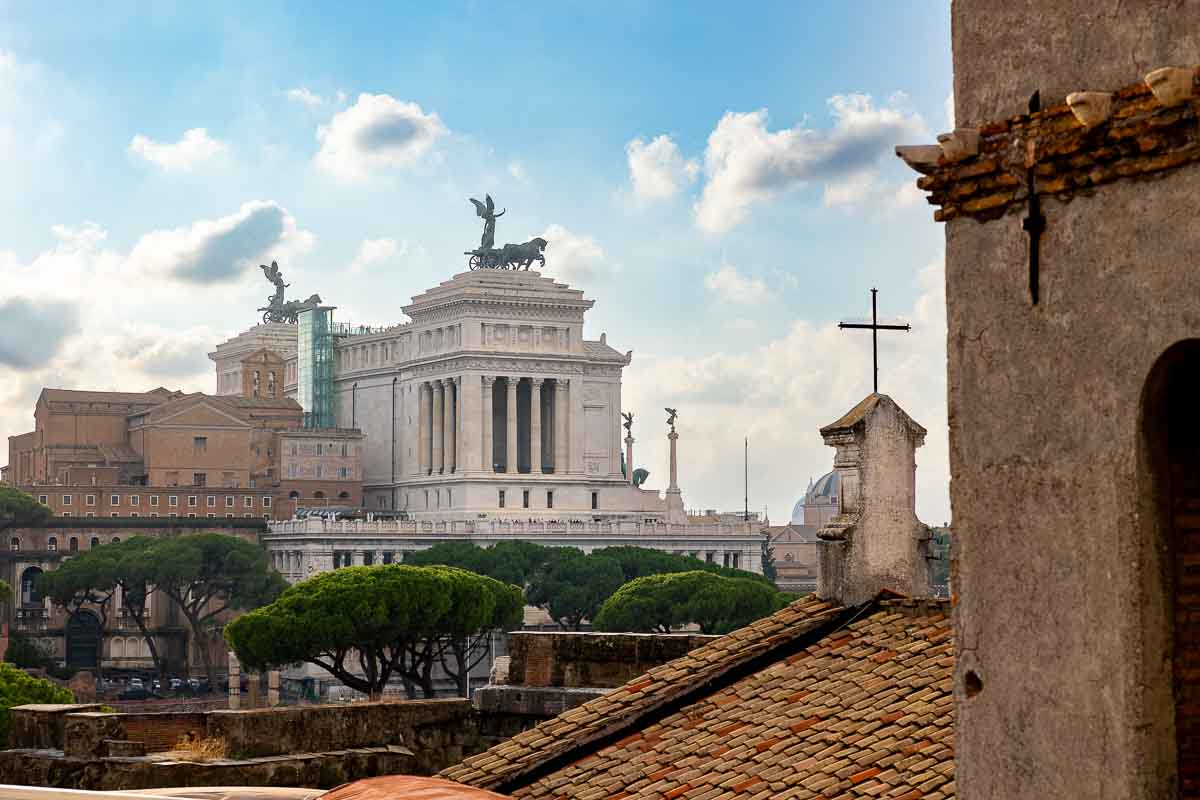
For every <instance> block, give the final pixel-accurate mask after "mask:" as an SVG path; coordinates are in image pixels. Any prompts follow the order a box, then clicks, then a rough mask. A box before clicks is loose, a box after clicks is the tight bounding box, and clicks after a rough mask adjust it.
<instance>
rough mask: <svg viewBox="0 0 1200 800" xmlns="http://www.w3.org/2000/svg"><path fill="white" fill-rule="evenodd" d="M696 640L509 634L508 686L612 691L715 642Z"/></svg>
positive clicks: (679, 636) (663, 636) (695, 637)
mask: <svg viewBox="0 0 1200 800" xmlns="http://www.w3.org/2000/svg"><path fill="white" fill-rule="evenodd" d="M715 638H717V637H715V636H702V635H700V634H686V633H680V634H652V633H565V632H563V633H560V632H546V633H542V632H532V631H518V632H514V633H510V634H509V638H508V655H509V658H510V661H509V671H508V681H507V683H509V684H513V685H521V686H558V687H566V688H579V687H589V688H601V689H604V688H607V689H612V688H615V687H617V686H620V685H622V684H624V683H626V682H628V681H629V680H630V679H632V678H636V677H637V676H638V675H641V674H642V673H643V672H645V671H646V670H648V669H650V668H651V667H655V666H658V665H659V664H665V663H666V662H668V661H670V660H672V659H675V658H679V657H680V656H682V655H684V654H685V653H687V652H689V651H691V650H694V649H696V648H697V647H700V646H701V645H703V644H706V643H708V642H709V641H711V640H713V639H715Z"/></svg>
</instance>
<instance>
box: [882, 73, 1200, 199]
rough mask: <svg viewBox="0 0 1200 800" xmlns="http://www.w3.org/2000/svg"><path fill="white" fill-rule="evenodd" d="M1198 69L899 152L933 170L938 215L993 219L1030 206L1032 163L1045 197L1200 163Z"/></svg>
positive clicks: (926, 180)
mask: <svg viewBox="0 0 1200 800" xmlns="http://www.w3.org/2000/svg"><path fill="white" fill-rule="evenodd" d="M1189 72H1190V73H1191V74H1190V80H1189V76H1188V74H1187V73H1189ZM1162 73H1171V75H1170V76H1169V77H1173V78H1177V79H1178V80H1176V81H1175V85H1174V86H1173V87H1167V86H1164V82H1163V81H1162V80H1160V79H1161V78H1162ZM1196 73H1197V71H1196V70H1192V69H1190V68H1188V69H1183V70H1175V69H1168V70H1156V71H1155V72H1154V73H1151V74H1150V75H1149V76H1147V80H1146V81H1145V82H1140V83H1136V84H1133V85H1130V86H1126V87H1123V88H1121V89H1118V90H1116V91H1115V92H1111V93H1108V92H1077V93H1074V94H1072V95H1069V96H1068V98H1067V100H1066V102H1061V103H1057V104H1055V105H1052V106H1049V107H1048V108H1046V109H1044V110H1042V111H1038V112H1035V113H1032V114H1026V115H1021V116H1017V117H1013V118H1011V119H1007V120H1000V121H997V122H991V123H988V124H986V125H983V126H982V127H979V128H971V129H965V128H962V129H958V130H956V131H955V132H954V134H947V135H944V136H942V137H939V139H941V140H942V144H941V146H940V148H939V147H937V146H917V147H898V148H896V152H897V155H899V156H900V157H901V158H903V159H904V160H905V162H906V163H908V165H909V166H910V167H912V168H913V169H915V170H917V171H918V172H921V173H923V174H924V177H922V178H920V179H919V180H918V181H917V187H918V188H919V189H922V190H924V191H927V192H929V193H930V195H929V197H928V201H929V203H930V204H931V205H935V206H939V208H938V209H937V210H936V211H935V212H934V215H933V218H934V219H935V220H936V221H938V222H947V221H949V220H952V219H956V218H958V217H971V218H973V219H976V220H980V221H986V220H990V219H995V218H997V217H1000V216H1002V215H1004V214H1005V213H1007V212H1008V211H1010V210H1014V209H1016V208H1018V207H1020V208H1024V204H1025V201H1026V199H1027V198H1028V196H1029V186H1028V178H1027V175H1028V173H1029V171H1030V170H1032V171H1033V174H1034V176H1035V182H1036V186H1037V193H1038V195H1039V196H1045V197H1053V198H1055V199H1058V200H1062V201H1069V200H1070V199H1072V198H1073V197H1074V196H1075V195H1076V194H1080V193H1088V192H1090V191H1092V190H1094V189H1096V188H1097V187H1099V186H1102V185H1104V184H1108V183H1113V182H1115V181H1119V180H1138V179H1144V178H1149V177H1153V176H1157V175H1161V174H1162V173H1164V172H1165V171H1168V170H1172V169H1177V168H1179V167H1182V166H1184V165H1187V164H1192V163H1195V162H1198V161H1200V124H1198V119H1200V98H1198V97H1196V85H1195V79H1196ZM1156 76H1158V77H1156ZM1189 83H1190V85H1189ZM1151 87H1153V88H1151Z"/></svg>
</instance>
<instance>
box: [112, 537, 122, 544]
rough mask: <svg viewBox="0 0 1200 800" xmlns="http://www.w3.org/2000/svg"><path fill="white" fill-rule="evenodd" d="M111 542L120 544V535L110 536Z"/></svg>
mask: <svg viewBox="0 0 1200 800" xmlns="http://www.w3.org/2000/svg"><path fill="white" fill-rule="evenodd" d="M112 543H113V544H120V543H121V537H120V536H114V537H113V538H112Z"/></svg>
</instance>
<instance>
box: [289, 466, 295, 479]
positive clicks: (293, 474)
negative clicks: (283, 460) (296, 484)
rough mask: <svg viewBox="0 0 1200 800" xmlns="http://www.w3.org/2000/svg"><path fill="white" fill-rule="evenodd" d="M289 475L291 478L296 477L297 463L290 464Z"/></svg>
mask: <svg viewBox="0 0 1200 800" xmlns="http://www.w3.org/2000/svg"><path fill="white" fill-rule="evenodd" d="M288 477H289V478H294V477H296V465H295V464H288Z"/></svg>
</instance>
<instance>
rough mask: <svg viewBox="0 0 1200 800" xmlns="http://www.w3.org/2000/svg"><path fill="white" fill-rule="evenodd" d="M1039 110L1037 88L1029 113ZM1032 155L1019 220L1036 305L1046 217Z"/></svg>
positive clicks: (1039, 103) (1027, 157)
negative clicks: (1025, 240)
mask: <svg viewBox="0 0 1200 800" xmlns="http://www.w3.org/2000/svg"><path fill="white" fill-rule="evenodd" d="M1041 110H1042V96H1041V91H1040V90H1039V91H1036V92H1034V93H1033V96H1032V97H1030V98H1029V113H1030V114H1031V115H1032V114H1034V113H1036V112H1038V111H1041ZM1033 155H1034V153H1033V152H1032V151H1030V153H1029V154H1028V155H1027V156H1026V158H1025V166H1026V168H1027V169H1028V176H1029V214H1028V215H1027V216H1026V217H1025V219H1024V220H1023V221H1022V222H1021V227H1022V228H1024V229H1025V232H1026V233H1028V234H1029V299H1030V300H1032V301H1033V304H1034V305H1035V306H1036V305H1037V304H1038V282H1039V276H1038V269H1039V267H1040V266H1041V265H1040V263H1039V261H1040V259H1039V256H1040V255H1041V240H1042V231H1044V230H1046V217H1045V215H1044V214H1042V204H1041V201H1040V200H1038V193H1037V176H1036V175H1034V172H1033V169H1034V163H1033V160H1034V159H1033Z"/></svg>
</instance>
